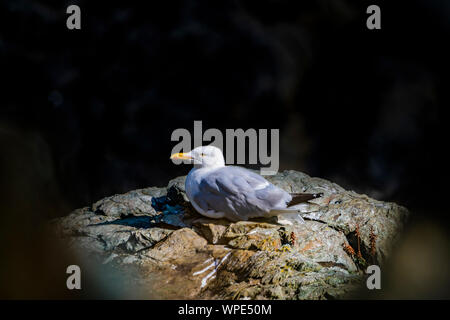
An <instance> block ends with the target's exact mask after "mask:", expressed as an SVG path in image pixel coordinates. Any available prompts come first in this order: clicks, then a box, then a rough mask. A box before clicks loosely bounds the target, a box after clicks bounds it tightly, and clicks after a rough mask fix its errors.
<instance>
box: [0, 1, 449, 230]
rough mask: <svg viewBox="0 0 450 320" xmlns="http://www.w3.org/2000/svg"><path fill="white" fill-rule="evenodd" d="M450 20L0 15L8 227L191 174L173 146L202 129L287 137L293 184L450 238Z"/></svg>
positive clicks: (361, 8) (387, 9)
mask: <svg viewBox="0 0 450 320" xmlns="http://www.w3.org/2000/svg"><path fill="white" fill-rule="evenodd" d="M70 4H78V5H79V6H80V7H81V14H82V19H81V26H82V28H81V30H68V29H67V28H66V18H67V17H68V15H67V14H66V13H65V11H66V8H67V6H68V5H70ZM370 4H378V5H379V6H380V7H381V24H382V29H381V30H368V29H367V28H366V19H367V17H368V14H366V8H367V6H368V5H370ZM449 17H450V2H448V1H445V0H440V1H438V0H436V1H429V0H417V1H389V2H388V1H370V2H368V1H344V0H336V1H325V0H322V1H320V0H316V1H297V0H294V1H286V0H279V1H272V0H260V1H237V0H234V1H233V0H230V1H136V2H135V3H131V2H129V1H127V2H125V1H122V2H117V3H116V2H114V1H75V0H73V1H37V0H33V1H31V0H30V1H27V0H14V1H2V2H1V3H0V78H1V79H2V84H1V86H0V148H1V157H0V177H1V180H0V192H1V194H2V204H1V209H2V218H1V219H2V220H3V223H4V226H6V225H7V223H11V221H16V220H14V219H21V221H25V222H26V223H29V224H31V225H32V224H33V223H34V222H36V221H42V219H48V218H53V217H57V216H62V215H66V214H67V213H69V212H70V211H71V210H73V209H75V208H78V207H82V206H87V205H90V204H91V203H92V202H94V201H96V200H98V199H100V198H102V197H104V196H108V195H111V194H114V193H123V192H126V191H129V190H132V189H136V188H143V187H148V186H164V185H166V184H167V182H168V181H169V180H170V179H172V178H174V177H176V176H178V175H181V174H186V173H187V172H188V170H189V168H188V167H186V166H175V165H173V164H172V162H171V161H170V160H169V156H170V151H171V149H172V147H173V146H174V145H175V142H171V141H170V137H171V133H172V131H173V130H175V129H177V128H186V129H188V130H191V131H192V130H193V122H194V120H202V121H203V129H204V130H206V129H207V128H219V129H223V130H224V129H225V128H243V129H244V130H246V129H248V128H256V129H258V128H268V129H270V128H279V129H280V170H284V169H295V170H300V171H304V172H306V173H307V174H309V175H312V176H319V177H323V178H326V179H330V180H333V181H334V182H336V183H338V184H341V185H342V186H343V187H345V188H350V189H353V190H355V191H357V192H360V193H366V194H368V195H370V196H372V197H375V198H377V199H380V200H386V201H395V202H397V203H400V204H402V205H405V206H406V207H408V208H409V209H410V210H411V211H412V212H413V217H422V218H424V219H431V220H433V221H437V222H439V223H440V222H441V221H445V222H447V220H448V218H447V211H448V210H446V209H445V208H446V203H445V202H446V201H445V199H446V198H447V196H446V195H447V190H446V188H445V187H444V176H445V174H446V173H447V168H446V166H447V156H446V153H447V152H446V149H447V148H448V140H446V139H445V138H444V136H445V133H446V131H447V123H446V121H444V118H445V117H444V109H445V107H447V106H448V105H449V102H450V101H449V87H448V81H447V77H448V74H449V68H448V64H447V60H448V58H449V57H450V52H449V51H450V50H449V47H448V41H449V35H450V19H449ZM25 214H26V216H24V215H25ZM11 216H13V217H14V218H11V219H12V220H11V219H10V218H8V217H11ZM18 217H19V218H18ZM8 219H9V220H8Z"/></svg>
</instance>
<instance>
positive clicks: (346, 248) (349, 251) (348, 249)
mask: <svg viewBox="0 0 450 320" xmlns="http://www.w3.org/2000/svg"><path fill="white" fill-rule="evenodd" d="M342 247H343V248H344V251H345V252H346V253H347V254H349V255H350V256H352V257H353V256H354V255H355V250H354V249H353V248H352V246H351V245H349V244H348V243H343V244H342Z"/></svg>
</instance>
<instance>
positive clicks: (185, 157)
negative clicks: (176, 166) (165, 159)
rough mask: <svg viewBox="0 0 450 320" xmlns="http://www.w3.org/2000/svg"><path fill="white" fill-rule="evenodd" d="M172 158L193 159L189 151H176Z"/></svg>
mask: <svg viewBox="0 0 450 320" xmlns="http://www.w3.org/2000/svg"><path fill="white" fill-rule="evenodd" d="M170 159H177V160H192V157H191V156H190V155H188V154H187V153H174V154H173V155H171V156H170Z"/></svg>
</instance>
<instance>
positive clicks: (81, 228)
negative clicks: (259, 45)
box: [52, 171, 408, 299]
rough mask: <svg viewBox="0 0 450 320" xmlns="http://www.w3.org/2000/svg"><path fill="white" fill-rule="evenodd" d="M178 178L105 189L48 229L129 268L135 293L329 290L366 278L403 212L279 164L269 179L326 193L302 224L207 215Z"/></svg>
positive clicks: (307, 293) (337, 293) (286, 294)
mask: <svg viewBox="0 0 450 320" xmlns="http://www.w3.org/2000/svg"><path fill="white" fill-rule="evenodd" d="M184 179H185V177H178V178H176V179H174V180H172V181H170V183H169V185H168V186H167V188H154V187H152V188H146V189H141V190H135V191H131V192H128V193H126V194H122V195H115V196H112V197H107V198H105V199H102V200H100V201H98V202H96V203H95V204H94V205H92V207H86V208H82V209H78V210H75V211H74V212H73V213H71V214H70V215H68V216H66V217H64V218H60V219H57V220H55V221H53V223H52V228H53V229H54V230H56V231H57V233H56V234H57V236H58V237H60V238H63V239H66V240H68V243H69V245H70V248H72V249H75V250H76V251H77V252H79V253H80V255H82V256H83V257H85V259H92V260H94V261H99V262H101V263H102V264H106V265H111V266H113V267H114V268H115V270H117V271H118V272H119V273H120V274H122V275H126V276H127V277H128V278H129V279H130V285H131V283H132V285H133V286H134V287H136V288H139V290H140V292H142V297H151V298H163V299H164V298H169V299H170V298H187V299H190V298H199V299H330V298H344V297H345V296H346V294H347V293H349V292H352V290H354V289H355V288H357V287H358V286H360V285H361V284H362V283H365V277H366V276H365V273H364V270H365V268H366V267H367V266H368V265H370V264H382V263H383V262H384V261H385V260H386V258H387V257H388V256H389V254H390V252H391V250H392V248H393V245H394V244H395V242H396V239H397V237H398V236H399V235H400V233H401V231H402V228H403V226H404V223H405V221H406V219H407V217H408V211H407V210H406V209H405V208H403V207H401V206H398V205H396V204H394V203H386V202H381V201H377V200H374V199H371V198H369V197H367V196H366V195H360V194H357V193H355V192H352V191H346V190H344V189H343V188H342V187H340V186H338V185H336V184H334V183H331V182H329V181H326V180H324V179H319V178H312V177H309V176H308V175H306V174H304V173H301V172H296V171H285V172H283V173H279V174H277V175H275V176H272V177H269V178H268V179H269V180H271V182H273V183H274V184H276V185H278V186H279V187H281V188H283V189H285V190H286V191H288V192H322V193H324V196H323V197H322V198H319V199H315V200H313V201H312V202H313V203H310V204H305V205H304V206H303V208H302V209H303V211H304V212H305V213H304V218H305V220H306V221H305V223H304V224H295V225H281V224H278V223H277V221H276V218H272V219H271V220H267V219H266V220H264V219H260V220H252V221H241V222H237V223H232V222H230V221H227V220H214V219H209V218H206V217H202V216H200V215H198V214H197V213H196V212H194V210H193V209H192V207H191V205H190V204H189V202H188V201H187V198H186V195H185V193H184ZM274 219H275V220H274ZM150 292H151V293H150Z"/></svg>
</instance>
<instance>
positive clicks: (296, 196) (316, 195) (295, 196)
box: [287, 193, 323, 208]
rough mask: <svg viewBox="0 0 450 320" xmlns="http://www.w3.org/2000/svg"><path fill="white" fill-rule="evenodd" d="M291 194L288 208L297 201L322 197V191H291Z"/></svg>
mask: <svg viewBox="0 0 450 320" xmlns="http://www.w3.org/2000/svg"><path fill="white" fill-rule="evenodd" d="M291 196H292V200H291V201H290V202H289V203H288V205H287V207H288V208H289V207H292V206H295V205H296V204H299V203H303V202H307V201H309V200H312V199H316V198H319V197H322V196H323V193H291Z"/></svg>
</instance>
